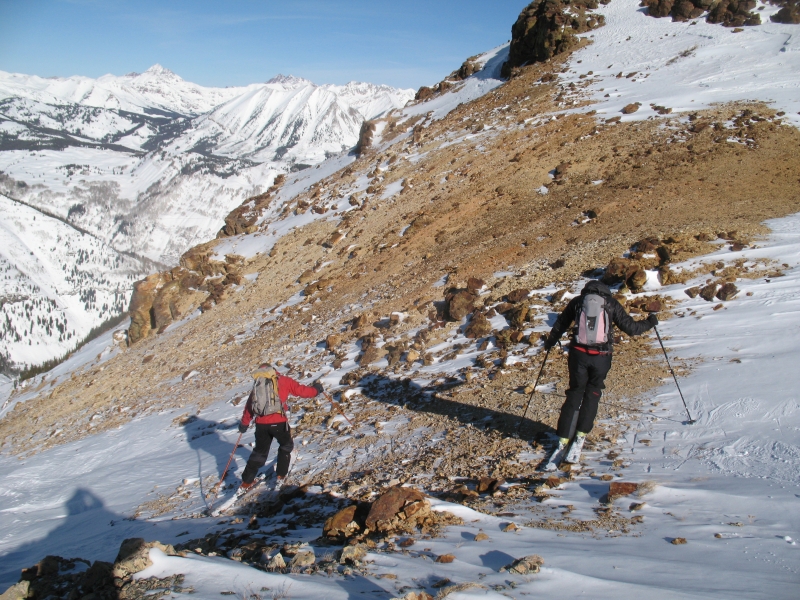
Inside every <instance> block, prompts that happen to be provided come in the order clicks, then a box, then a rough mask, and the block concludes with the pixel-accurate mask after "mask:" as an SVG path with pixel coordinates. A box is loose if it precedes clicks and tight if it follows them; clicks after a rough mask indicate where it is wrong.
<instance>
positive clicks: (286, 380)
mask: <svg viewBox="0 0 800 600" xmlns="http://www.w3.org/2000/svg"><path fill="white" fill-rule="evenodd" d="M318 393H319V392H317V389H316V388H313V387H308V386H307V385H303V384H302V383H297V382H296V381H295V380H294V379H292V378H291V377H284V376H283V375H278V397H279V398H280V399H281V404H283V411H284V412H286V411H288V410H289V404H288V403H287V400H288V399H289V396H298V397H299V398H314V397H316V395H317V394H318ZM252 420H253V392H250V396H249V397H248V398H247V404H245V405H244V413H242V425H244V426H245V427H247V426H249V425H250V421H252ZM285 422H286V417H285V416H284V415H282V414H281V413H275V414H272V415H264V416H263V417H256V425H272V424H274V423H285Z"/></svg>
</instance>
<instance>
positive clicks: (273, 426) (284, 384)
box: [239, 364, 323, 490]
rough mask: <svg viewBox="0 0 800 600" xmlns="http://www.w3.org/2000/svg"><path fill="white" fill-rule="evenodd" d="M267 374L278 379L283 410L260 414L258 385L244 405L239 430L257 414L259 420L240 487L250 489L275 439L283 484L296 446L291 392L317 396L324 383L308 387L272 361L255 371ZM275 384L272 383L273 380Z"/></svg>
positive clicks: (277, 482) (280, 477)
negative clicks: (255, 406) (256, 401)
mask: <svg viewBox="0 0 800 600" xmlns="http://www.w3.org/2000/svg"><path fill="white" fill-rule="evenodd" d="M259 376H260V377H268V378H269V379H271V380H272V381H273V382H277V393H278V397H279V399H280V404H281V408H282V410H280V411H279V412H275V413H272V414H267V415H262V416H257V415H255V414H254V411H253V402H254V398H255V393H256V388H255V386H254V387H253V391H252V392H250V396H249V397H248V398H247V404H245V407H244V413H243V414H242V421H241V423H240V424H239V432H240V433H244V432H245V431H247V428H248V427H249V426H250V423H251V422H252V421H253V418H254V417H255V422H256V447H255V448H253V453H252V454H251V455H250V458H249V459H248V460H247V466H246V467H245V468H244V472H243V473H242V485H241V488H240V489H243V490H247V489H248V488H249V487H251V486H252V485H253V482H254V480H255V478H256V474H257V473H258V470H259V469H260V468H261V467H263V466H264V464H265V463H266V462H267V455H268V454H269V448H270V446H271V445H272V440H273V439H275V440H277V442H278V467H277V469H276V474H277V481H276V486H277V487H280V486H281V484H282V483H283V480H284V478H285V477H286V474H287V473H288V472H289V461H290V459H291V452H292V450H293V449H294V441H293V440H292V430H291V428H290V427H289V419H288V418H287V416H286V415H287V414H288V411H289V405H288V402H287V401H288V399H289V396H297V397H299V398H314V397H316V396H317V395H318V394H321V393H322V392H323V388H322V384H321V383H319V382H317V383H315V384H314V387H309V386H306V385H302V384H301V383H298V382H297V381H295V380H294V379H292V378H291V377H286V376H284V375H281V374H280V373H277V372H276V371H274V370H273V369H272V367H270V366H269V365H266V364H264V365H261V366H260V367H259V371H258V372H256V373H255V374H254V377H259ZM270 385H273V384H270Z"/></svg>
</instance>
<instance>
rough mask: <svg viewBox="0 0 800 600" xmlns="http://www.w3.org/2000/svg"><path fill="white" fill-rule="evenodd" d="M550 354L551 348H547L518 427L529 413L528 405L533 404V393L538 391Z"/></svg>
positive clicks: (518, 427) (519, 426)
mask: <svg viewBox="0 0 800 600" xmlns="http://www.w3.org/2000/svg"><path fill="white" fill-rule="evenodd" d="M549 354H550V348H548V349H547V352H545V353H544V360H543V361H542V368H541V369H539V375H538V377H536V383H534V384H533V389H532V390H531V395H530V396H529V397H528V403H527V404H526V405H525V412H523V413H522V416H521V417H520V419H519V425H518V426H517V429H521V428H522V422H523V421H524V420H525V416H526V415H527V414H528V407H529V406H530V405H531V400H533V395H534V394H535V393H536V386H538V385H539V380H540V379H541V378H542V373H544V365H545V364H546V363H547V357H548V355H549Z"/></svg>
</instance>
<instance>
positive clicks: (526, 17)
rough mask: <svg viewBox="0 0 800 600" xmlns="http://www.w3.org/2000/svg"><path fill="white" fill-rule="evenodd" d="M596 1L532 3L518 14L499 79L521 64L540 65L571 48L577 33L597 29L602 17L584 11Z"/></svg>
mask: <svg viewBox="0 0 800 600" xmlns="http://www.w3.org/2000/svg"><path fill="white" fill-rule="evenodd" d="M594 8H597V0H572V1H570V0H566V1H562V0H534V2H531V3H530V4H529V5H528V6H526V7H525V8H524V9H523V10H522V12H521V13H520V14H519V17H518V18H517V21H516V22H515V23H514V25H513V26H512V27H511V47H510V48H509V53H508V61H507V62H506V63H505V64H504V65H503V71H502V73H503V76H504V77H508V76H509V75H511V70H512V69H513V68H515V67H520V66H522V65H525V64H529V63H535V62H544V61H546V60H549V59H550V58H552V57H553V56H555V55H557V54H561V53H563V52H566V51H568V50H571V49H572V48H574V47H575V46H576V45H577V44H578V43H579V39H578V37H577V34H579V33H583V32H585V31H589V30H591V29H595V28H596V27H599V26H600V25H602V24H603V23H604V22H605V18H604V17H603V16H602V15H595V14H593V13H591V12H588V11H589V10H591V9H594Z"/></svg>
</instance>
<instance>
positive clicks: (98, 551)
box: [0, 488, 186, 593]
mask: <svg viewBox="0 0 800 600" xmlns="http://www.w3.org/2000/svg"><path fill="white" fill-rule="evenodd" d="M64 508H65V509H66V514H65V515H64V516H62V517H56V518H54V517H52V516H51V515H43V516H42V517H41V518H42V519H48V520H49V521H52V522H53V523H55V526H54V528H53V529H52V530H51V531H50V532H49V533H48V534H47V535H46V536H45V537H43V538H41V539H38V540H34V541H30V542H25V543H23V544H21V545H19V546H17V547H16V548H14V549H12V550H11V551H9V552H7V553H6V554H2V555H0V593H2V592H4V591H5V590H6V589H7V588H8V587H9V586H11V585H13V584H15V583H17V582H18V581H19V578H20V572H21V570H22V569H24V568H28V567H32V566H33V565H35V564H36V563H38V562H39V561H40V560H42V559H43V558H44V557H45V556H49V555H55V556H61V557H63V558H76V557H77V558H83V559H86V560H89V561H92V562H93V561H95V560H104V561H109V562H112V561H113V560H114V558H115V557H116V556H117V552H118V551H119V547H120V544H121V543H122V541H123V540H125V539H127V538H132V537H143V538H146V539H161V540H170V539H173V538H174V537H175V536H176V535H177V534H178V533H179V532H180V529H181V528H183V529H185V528H186V523H185V522H181V521H164V522H158V523H153V522H148V521H138V520H135V519H132V518H130V517H126V516H125V515H121V514H119V513H115V512H113V511H111V510H109V509H108V508H106V506H105V504H104V503H103V501H102V500H101V499H100V498H98V497H97V496H96V495H95V494H94V493H92V491H91V490H88V489H84V488H78V489H76V490H75V491H74V492H73V494H72V496H70V498H69V499H68V500H67V501H66V502H65V503H64ZM32 512H33V510H31V511H28V513H27V514H28V516H27V517H26V518H28V519H31V520H37V521H38V520H40V519H39V518H37V517H36V515H35V514H34V515H32V514H31V513H32ZM43 512H44V511H43ZM48 512H49V511H48Z"/></svg>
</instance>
